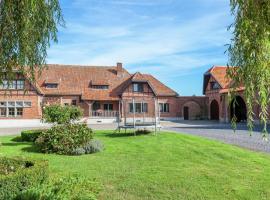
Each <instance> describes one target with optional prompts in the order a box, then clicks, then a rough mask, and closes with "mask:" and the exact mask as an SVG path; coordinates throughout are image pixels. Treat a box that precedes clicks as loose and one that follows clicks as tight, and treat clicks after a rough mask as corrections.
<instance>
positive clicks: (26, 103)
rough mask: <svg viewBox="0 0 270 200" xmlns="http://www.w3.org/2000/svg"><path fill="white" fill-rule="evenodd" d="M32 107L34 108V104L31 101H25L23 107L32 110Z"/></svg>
mask: <svg viewBox="0 0 270 200" xmlns="http://www.w3.org/2000/svg"><path fill="white" fill-rule="evenodd" d="M31 106H32V102H31V101H24V102H23V107H25V108H30V107H31Z"/></svg>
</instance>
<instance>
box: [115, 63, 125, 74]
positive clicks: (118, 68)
mask: <svg viewBox="0 0 270 200" xmlns="http://www.w3.org/2000/svg"><path fill="white" fill-rule="evenodd" d="M116 72H117V76H121V75H122V72H123V64H122V63H117V64H116Z"/></svg>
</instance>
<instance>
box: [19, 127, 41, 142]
mask: <svg viewBox="0 0 270 200" xmlns="http://www.w3.org/2000/svg"><path fill="white" fill-rule="evenodd" d="M43 131H46V130H26V131H22V132H21V141H24V142H35V141H36V139H37V138H38V136H39V135H40V134H41V133H42V132H43Z"/></svg>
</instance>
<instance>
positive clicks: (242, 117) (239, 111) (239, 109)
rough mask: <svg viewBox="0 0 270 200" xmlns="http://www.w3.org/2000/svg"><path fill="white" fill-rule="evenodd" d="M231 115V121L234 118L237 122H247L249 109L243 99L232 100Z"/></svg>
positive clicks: (238, 97)
mask: <svg viewBox="0 0 270 200" xmlns="http://www.w3.org/2000/svg"><path fill="white" fill-rule="evenodd" d="M234 102H235V103H234ZM230 114H231V120H232V118H233V116H235V117H236V122H242V121H246V120H247V107H246V103H245V101H244V100H243V98H242V97H240V96H236V97H235V100H232V102H231V105H230Z"/></svg>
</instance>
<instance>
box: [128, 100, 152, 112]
mask: <svg viewBox="0 0 270 200" xmlns="http://www.w3.org/2000/svg"><path fill="white" fill-rule="evenodd" d="M134 105H135V112H136V113H147V112H148V104H147V103H143V102H141V103H134ZM129 112H131V113H133V112H134V110H133V103H130V104H129Z"/></svg>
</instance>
